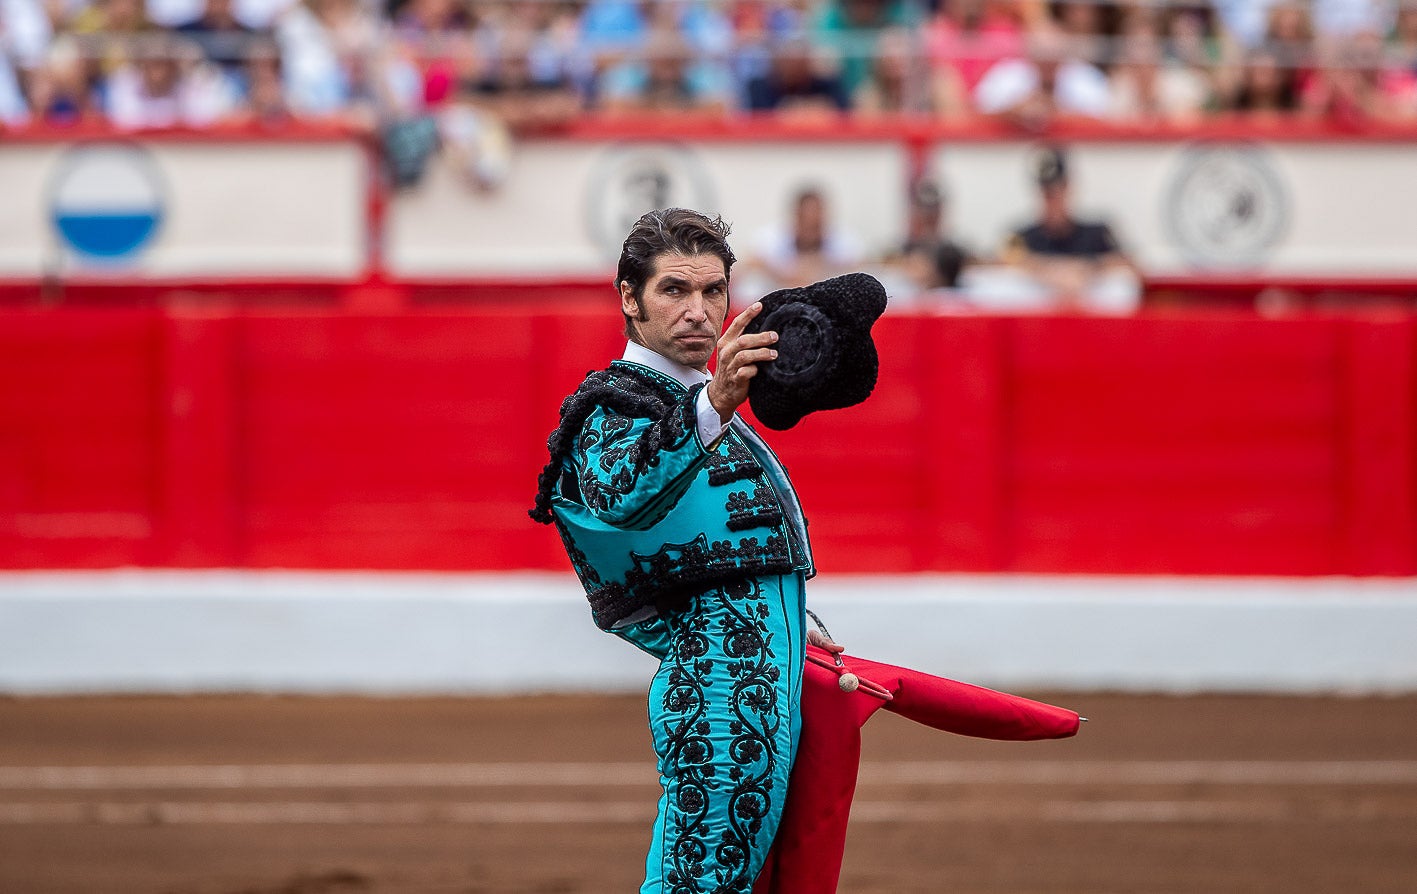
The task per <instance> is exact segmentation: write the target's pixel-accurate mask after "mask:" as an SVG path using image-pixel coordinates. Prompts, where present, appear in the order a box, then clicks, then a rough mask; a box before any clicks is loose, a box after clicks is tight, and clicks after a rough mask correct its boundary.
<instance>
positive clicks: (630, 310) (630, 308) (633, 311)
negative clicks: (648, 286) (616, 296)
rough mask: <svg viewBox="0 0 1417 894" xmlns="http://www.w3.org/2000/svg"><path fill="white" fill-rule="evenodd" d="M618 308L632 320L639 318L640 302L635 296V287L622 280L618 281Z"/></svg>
mask: <svg viewBox="0 0 1417 894" xmlns="http://www.w3.org/2000/svg"><path fill="white" fill-rule="evenodd" d="M620 310H621V312H622V313H624V314H625V316H627V317H629V318H630V319H632V320H638V319H640V313H641V311H640V302H639V299H638V298H636V297H635V289H634V287H633V286H631V285H630V283H628V282H626V281H624V280H621V282H620Z"/></svg>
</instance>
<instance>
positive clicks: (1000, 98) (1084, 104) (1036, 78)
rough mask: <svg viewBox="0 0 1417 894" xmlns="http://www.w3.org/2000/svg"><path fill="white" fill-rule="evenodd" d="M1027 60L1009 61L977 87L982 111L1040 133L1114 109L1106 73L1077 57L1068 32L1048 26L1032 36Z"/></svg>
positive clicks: (977, 95)
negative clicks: (1061, 120) (1055, 124)
mask: <svg viewBox="0 0 1417 894" xmlns="http://www.w3.org/2000/svg"><path fill="white" fill-rule="evenodd" d="M1029 56H1030V58H1028V59H1007V60H1005V61H1003V62H1000V63H998V64H997V65H995V66H994V67H993V68H991V69H989V72H988V74H986V75H985V76H984V79H983V80H981V81H980V82H979V86H978V87H977V88H975V91H974V104H975V107H976V108H977V109H978V110H979V111H980V112H981V113H983V114H985V115H989V116H991V117H996V118H999V119H1001V120H1005V121H1009V122H1011V123H1013V124H1014V125H1016V126H1018V127H1020V128H1022V129H1024V130H1028V131H1039V130H1042V129H1044V128H1046V127H1047V126H1048V125H1049V124H1050V123H1051V122H1053V121H1054V120H1056V119H1059V118H1064V119H1066V118H1076V117H1082V118H1106V117H1107V116H1108V115H1109V114H1110V113H1111V96H1110V91H1109V88H1108V84H1107V76H1106V75H1105V74H1103V73H1102V70H1101V69H1099V68H1098V67H1097V66H1095V65H1092V64H1091V63H1089V62H1084V61H1082V60H1080V59H1078V58H1076V56H1075V47H1074V45H1073V44H1072V43H1071V42H1070V40H1069V38H1068V37H1067V36H1066V35H1063V34H1060V33H1059V32H1058V31H1056V30H1054V29H1052V28H1050V27H1045V28H1043V29H1042V30H1040V31H1037V32H1035V33H1034V34H1032V35H1030V36H1029Z"/></svg>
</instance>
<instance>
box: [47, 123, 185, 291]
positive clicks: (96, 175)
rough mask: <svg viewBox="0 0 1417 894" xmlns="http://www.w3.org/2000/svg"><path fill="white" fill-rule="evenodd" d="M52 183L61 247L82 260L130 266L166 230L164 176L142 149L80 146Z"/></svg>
mask: <svg viewBox="0 0 1417 894" xmlns="http://www.w3.org/2000/svg"><path fill="white" fill-rule="evenodd" d="M51 184H52V185H51V188H50V203H49V207H50V220H51V223H52V224H53V225H54V229H55V232H56V233H57V234H58V236H59V240H60V242H61V243H62V244H63V245H65V246H67V247H68V248H69V249H71V250H72V252H73V253H74V254H75V255H77V256H78V257H80V258H82V259H85V260H90V261H97V262H101V263H110V264H111V263H123V262H125V261H131V260H133V259H135V258H137V257H138V256H139V255H141V254H142V252H143V251H144V249H146V248H147V247H148V245H149V244H151V243H152V241H153V238H154V237H155V236H157V234H158V231H159V230H160V229H161V228H162V222H163V213H164V206H165V204H166V202H165V193H166V190H165V189H164V184H163V178H162V174H161V172H160V171H159V170H158V167H157V163H156V162H155V161H154V160H153V158H152V155H151V154H149V153H148V151H147V150H146V149H143V148H142V147H140V146H136V145H131V144H115V143H98V144H91V145H83V146H76V147H74V148H73V149H71V150H69V151H68V152H67V153H65V155H64V156H63V157H62V158H60V160H59V163H58V166H57V168H56V170H55V173H54V177H53V180H52V181H51Z"/></svg>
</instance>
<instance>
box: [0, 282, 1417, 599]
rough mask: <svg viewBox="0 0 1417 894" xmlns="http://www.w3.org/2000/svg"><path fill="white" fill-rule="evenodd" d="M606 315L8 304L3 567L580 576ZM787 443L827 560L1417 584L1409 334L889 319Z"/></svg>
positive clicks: (1416, 406) (1, 456) (1180, 320)
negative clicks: (865, 369) (584, 409)
mask: <svg viewBox="0 0 1417 894" xmlns="http://www.w3.org/2000/svg"><path fill="white" fill-rule="evenodd" d="M602 311H603V309H597V310H594V311H588V310H580V309H576V308H573V307H563V308H561V309H559V310H538V311H535V312H532V313H527V312H526V311H525V310H524V309H513V308H510V307H490V308H481V309H478V310H472V311H459V312H446V313H443V312H423V311H415V312H410V313H401V314H392V315H387V316H369V315H358V314H342V313H337V312H329V311H315V310H311V311H303V312H265V311H258V310H247V311H222V310H213V309H210V308H208V309H190V310H188V309H183V308H167V309H162V308H148V309H138V310H131V309H130V310H112V311H102V310H73V309H62V310H49V311H29V312H26V311H18V312H2V313H0V383H3V384H0V565H3V566H5V567H10V568H32V567H106V566H115V565H128V564H134V565H148V566H198V567H201V566H237V567H263V568H264V567H302V568H394V569H403V568H430V569H486V570H494V569H496V570H501V569H516V568H551V569H564V568H566V564H565V559H564V557H563V556H562V554H561V551H560V547H559V544H558V543H557V542H556V540H555V537H554V536H553V535H552V534H551V533H550V532H549V531H547V530H546V529H543V528H541V527H540V526H537V525H534V524H532V523H531V522H530V520H529V519H528V518H527V517H526V514H525V510H526V508H527V507H528V505H529V503H530V497H531V493H532V490H533V487H534V479H535V475H536V472H537V470H538V469H539V467H540V465H541V463H542V461H543V457H544V452H545V448H544V443H545V436H546V434H547V432H548V431H549V430H550V428H551V426H552V424H553V423H554V421H555V417H556V409H557V407H558V405H559V403H560V400H561V398H562V397H563V396H564V395H565V394H566V393H567V392H568V391H569V390H570V389H571V388H572V387H573V386H574V385H575V384H576V383H577V382H578V381H579V380H580V378H581V376H582V375H584V373H585V372H586V371H587V370H589V369H591V368H593V367H596V366H599V365H601V364H602V363H603V362H604V361H605V360H606V359H607V358H609V357H612V356H616V355H618V352H619V350H620V347H621V344H622V339H621V336H620V334H619V325H618V320H617V319H616V318H615V317H614V316H612V315H609V314H605V313H603V312H602ZM876 336H877V341H878V345H879V346H880V349H881V352H882V356H883V362H882V372H881V380H880V383H879V385H878V387H877V391H876V394H875V395H874V396H873V397H872V398H871V400H869V401H868V402H867V403H865V404H863V405H862V406H860V407H856V408H853V409H850V410H846V411H840V412H834V413H828V414H818V415H816V416H812V417H809V418H808V419H807V420H805V421H804V422H803V423H802V424H801V425H799V426H798V427H797V429H794V430H793V431H791V432H785V433H782V434H780V435H777V436H775V437H774V438H773V440H774V444H775V446H777V447H778V448H779V452H780V454H781V455H782V456H783V457H784V459H785V460H786V462H787V463H788V465H789V468H790V470H791V471H792V474H793V478H794V480H795V481H796V483H797V484H798V487H799V489H800V491H801V492H802V495H803V499H804V502H805V504H806V506H807V508H808V512H809V515H810V517H811V520H812V532H813V539H814V543H815V545H816V547H817V551H818V557H819V564H820V566H821V567H822V568H823V569H824V570H828V571H842V572H845V571H853V572H898V571H922V570H942V571H943V570H962V571H1040V572H1041V571H1057V572H1083V571H1087V572H1146V573H1150V572H1167V573H1216V574H1414V573H1417V474H1414V473H1415V472H1417V470H1414V457H1417V361H1415V360H1414V354H1415V353H1417V321H1414V319H1413V318H1411V317H1407V316H1399V315H1393V316H1388V317H1381V318H1380V317H1367V318H1361V317H1344V318H1306V319H1294V320H1282V321H1281V320H1260V319H1255V318H1250V317H1242V316H1210V317H1204V318H1200V317H1194V316H1192V317H1141V318H1134V319H1084V318H960V317H907V316H889V317H886V318H884V319H882V320H881V322H880V323H878V324H877V328H876Z"/></svg>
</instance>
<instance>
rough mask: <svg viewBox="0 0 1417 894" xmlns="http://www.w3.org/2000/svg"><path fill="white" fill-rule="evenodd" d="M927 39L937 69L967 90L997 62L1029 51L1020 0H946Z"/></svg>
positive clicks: (976, 83) (975, 84)
mask: <svg viewBox="0 0 1417 894" xmlns="http://www.w3.org/2000/svg"><path fill="white" fill-rule="evenodd" d="M925 40H926V44H927V46H928V48H929V53H930V60H931V66H932V67H933V68H934V70H935V71H936V72H938V73H940V74H941V75H942V76H943V77H945V78H947V79H949V80H951V81H957V82H958V83H959V87H960V89H962V90H963V91H964V92H965V93H966V94H970V93H973V92H974V88H975V87H977V86H978V85H979V81H980V80H981V79H983V77H984V75H985V73H986V72H988V71H989V69H990V68H991V67H993V66H994V65H995V64H996V63H999V62H1002V61H1003V60H1005V59H1016V58H1020V57H1022V56H1024V55H1025V53H1026V52H1027V41H1026V40H1025V39H1024V28H1023V23H1022V19H1021V16H1020V13H1019V9H1018V0H943V2H941V3H940V6H939V9H938V10H937V12H936V13H935V15H934V17H933V18H931V20H930V23H929V24H928V25H927V26H926V29H925Z"/></svg>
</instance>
